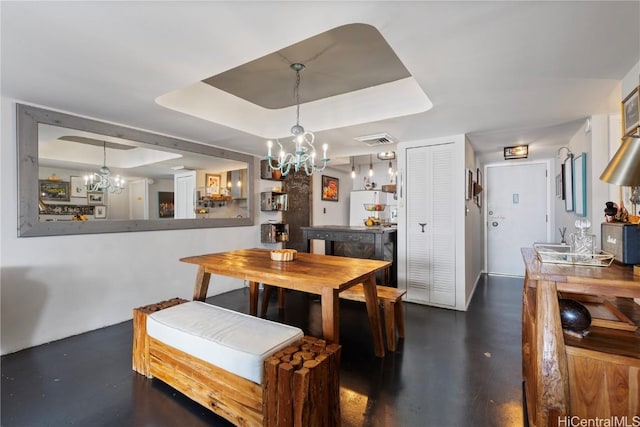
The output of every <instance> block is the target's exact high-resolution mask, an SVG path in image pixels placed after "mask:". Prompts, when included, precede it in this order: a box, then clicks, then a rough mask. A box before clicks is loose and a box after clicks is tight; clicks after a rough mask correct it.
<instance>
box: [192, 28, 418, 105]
mask: <svg viewBox="0 0 640 427" xmlns="http://www.w3.org/2000/svg"><path fill="white" fill-rule="evenodd" d="M293 63H301V64H304V65H305V70H304V71H302V72H301V85H300V102H301V103H303V104H304V103H306V102H311V101H317V100H319V99H324V98H329V97H331V96H335V95H340V94H343V93H349V92H353V91H356V90H360V89H365V88H368V87H372V86H378V85H381V84H384V83H389V82H394V81H396V80H400V79H404V78H407V77H410V76H411V74H410V73H409V71H408V70H407V69H406V68H405V66H404V65H403V64H402V62H401V61H400V59H399V58H398V56H397V55H396V54H395V52H394V51H393V49H391V47H390V46H389V44H388V43H387V42H386V40H385V39H384V38H383V37H382V35H381V34H380V33H379V32H378V30H377V29H375V28H374V27H372V26H371V25H366V24H349V25H343V26H341V27H337V28H334V29H332V30H329V31H327V32H324V33H322V34H318V35H317V36H314V37H310V38H308V39H306V40H303V41H301V42H298V43H296V44H293V45H291V46H288V47H285V48H284V49H281V50H279V51H277V52H273V53H271V54H269V55H266V56H263V57H262V58H258V59H256V60H254V61H251V62H248V63H246V64H243V65H240V66H238V67H235V68H233V69H231V70H228V71H225V72H223V73H220V74H217V75H215V76H212V77H209V78H207V79H204V80H203V82H204V83H206V84H208V85H211V86H213V87H216V88H218V89H220V90H223V91H225V92H227V93H230V94H232V95H235V96H237V97H240V98H242V99H244V100H246V101H249V102H251V103H253V104H256V105H259V106H261V107H265V108H271V109H276V108H285V107H290V106H292V105H295V99H294V97H293V86H294V84H295V72H294V71H293V70H291V68H290V65H291V64H293Z"/></svg>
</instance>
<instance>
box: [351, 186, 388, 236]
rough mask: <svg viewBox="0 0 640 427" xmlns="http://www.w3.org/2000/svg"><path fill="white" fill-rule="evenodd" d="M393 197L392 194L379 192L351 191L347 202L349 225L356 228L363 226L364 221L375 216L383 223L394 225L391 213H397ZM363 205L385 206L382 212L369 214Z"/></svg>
mask: <svg viewBox="0 0 640 427" xmlns="http://www.w3.org/2000/svg"><path fill="white" fill-rule="evenodd" d="M393 196H394V194H393V193H385V192H382V191H380V190H361V191H352V192H351V197H350V202H349V205H350V206H349V225H350V226H356V227H358V226H360V227H361V226H364V220H365V219H366V218H367V217H369V216H371V215H375V214H377V216H378V217H379V218H380V219H381V220H382V221H384V222H391V223H394V222H395V218H396V217H395V215H393V213H394V212H397V210H396V207H397V206H396V201H395V200H394V198H393ZM365 203H370V204H382V205H386V206H385V209H384V210H383V211H380V212H369V211H366V210H365V208H364V205H365Z"/></svg>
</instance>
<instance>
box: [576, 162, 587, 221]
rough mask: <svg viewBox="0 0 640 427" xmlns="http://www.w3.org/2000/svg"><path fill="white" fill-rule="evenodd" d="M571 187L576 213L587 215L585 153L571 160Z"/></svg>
mask: <svg viewBox="0 0 640 427" xmlns="http://www.w3.org/2000/svg"><path fill="white" fill-rule="evenodd" d="M573 187H574V195H573V197H574V200H573V204H574V206H575V209H574V210H575V212H576V215H579V216H587V153H582V154H580V155H579V156H576V158H575V159H574V160H573Z"/></svg>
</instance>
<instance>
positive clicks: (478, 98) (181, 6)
mask: <svg viewBox="0 0 640 427" xmlns="http://www.w3.org/2000/svg"><path fill="white" fill-rule="evenodd" d="M0 12H1V20H2V21H1V36H2V39H1V43H2V44H1V55H2V57H1V59H2V69H1V72H2V74H1V77H2V95H3V96H6V97H10V98H14V99H17V100H19V101H21V102H24V103H31V104H37V105H41V106H45V107H49V108H53V109H58V110H63V111H66V112H70V113H75V114H78V115H85V116H89V117H92V118H96V119H100V120H104V121H111V122H115V123H119V124H123V125H126V126H130V127H136V128H142V129H146V130H150V131H153V132H157V133H164V134H168V135H171V136H176V137H180V138H184V139H188V140H192V141H198V142H202V143H205V144H210V145H215V146H219V147H224V148H229V149H232V150H235V151H240V152H244V153H250V154H255V155H259V156H262V155H264V153H265V151H266V148H265V141H264V139H263V138H261V137H258V136H255V135H252V134H249V133H245V132H241V131H238V130H236V129H233V128H231V127H226V126H222V125H220V124H217V123H213V122H210V121H207V120H204V119H200V118H197V117H193V116H190V115H186V114H182V113H180V112H177V111H173V110H170V109H167V108H164V107H162V106H160V105H158V104H157V103H156V102H155V100H156V98H158V97H159V96H161V95H164V94H167V93H169V92H172V91H174V90H176V89H180V88H184V87H186V86H188V85H191V84H193V82H197V81H199V80H202V79H205V78H207V77H210V76H213V75H216V74H219V73H222V72H224V71H226V70H229V69H232V68H234V67H238V66H240V65H242V64H244V63H247V62H249V61H252V60H255V59H257V58H260V57H262V56H264V55H267V54H269V53H272V52H275V51H278V50H280V49H283V48H285V47H287V46H290V45H292V44H294V43H297V42H299V41H301V40H304V39H306V38H309V37H312V36H315V35H317V34H320V33H322V32H325V31H327V30H330V29H332V28H335V27H339V26H341V25H345V24H350V23H365V24H369V25H372V26H374V27H375V28H376V29H377V30H378V31H379V32H380V33H381V34H382V36H383V37H384V39H385V40H386V41H387V43H388V44H389V45H390V46H391V48H392V49H393V50H394V52H395V53H396V54H397V56H398V58H399V59H400V61H402V63H403V64H404V66H405V67H406V68H407V70H408V71H409V73H410V74H411V75H412V76H413V78H414V79H415V81H416V82H417V84H418V85H419V86H420V87H421V88H422V90H423V91H424V92H425V93H426V94H428V97H429V99H430V100H431V102H432V103H433V108H431V109H429V110H428V111H426V112H423V113H418V114H412V115H408V116H403V117H396V118H392V119H383V120H379V121H375V122H370V123H365V124H359V125H355V126H344V127H340V128H337V129H328V130H324V131H321V132H318V134H317V138H318V140H320V141H322V142H328V143H329V145H330V149H329V151H330V153H329V154H330V157H332V158H334V159H337V158H340V157H345V156H350V155H359V154H360V155H361V154H364V153H368V152H370V151H372V149H371V147H369V146H367V145H365V144H363V143H362V142H359V141H356V140H354V138H355V137H358V136H362V135H369V134H378V133H385V132H386V133H388V134H390V135H392V136H393V137H394V138H395V139H396V140H398V141H413V140H418V139H423V138H431V137H439V136H446V135H453V134H460V133H466V134H468V135H469V139H470V140H471V142H472V144H473V146H474V148H475V150H476V151H477V152H478V153H481V154H483V155H485V156H492V155H494V153H496V154H495V155H497V154H498V153H499V154H501V153H502V147H503V146H507V145H516V144H519V143H528V144H530V150H531V151H532V152H534V153H535V152H536V151H537V152H544V151H545V150H546V152H547V153H552V152H554V151H555V149H556V148H557V147H558V146H559V145H564V144H566V143H567V142H568V139H569V138H570V137H571V136H572V135H573V134H574V133H575V132H576V131H577V130H578V129H579V127H580V126H581V125H582V124H583V123H584V119H585V118H586V117H588V116H591V115H593V114H600V113H609V112H618V111H619V101H620V100H619V97H618V98H617V99H616V98H615V97H614V99H615V102H614V101H612V97H611V96H610V95H611V94H612V93H614V91H615V90H619V89H618V87H619V81H620V80H621V79H622V78H623V77H624V76H625V74H626V73H627V72H629V70H630V69H631V68H632V67H633V66H634V65H635V64H636V63H637V62H638V61H639V60H640V26H639V25H638V22H639V19H640V2H639V1H629V2H611V1H606V2H418V1H408V2H393V1H391V2H383V1H369V2H366V1H356V2H346V1H345V2H314V1H305V2H270V1H259V2H243V1H234V2H218V1H211V2H183V1H180V2H177V1H176V2H172V1H162V2H88V1H87V2H82V1H80V2H10V1H2V2H0ZM303 79H304V75H303ZM303 81H304V80H303ZM268 84H269V83H268V81H265V85H268ZM390 101H391V100H390ZM393 102H397V100H393ZM357 113H358V112H357V111H344V112H340V111H335V110H332V109H326V111H322V110H320V109H313V110H310V111H308V112H305V105H304V104H303V105H302V107H301V124H303V125H305V127H307V128H309V129H310V130H314V129H313V128H312V127H310V126H309V125H307V124H305V118H306V119H307V120H308V121H309V122H311V123H313V122H321V121H323V119H326V117H309V115H311V114H313V115H317V116H321V115H327V116H331V115H333V116H336V115H348V114H357ZM305 114H306V115H305ZM334 118H335V117H334ZM294 121H295V117H294V116H293V115H292V117H291V124H293V123H294ZM338 121H339V120H338ZM389 148H390V147H389V146H384V147H381V148H380V149H379V150H374V152H375V151H382V150H388V149H389ZM337 163H339V161H338V162H337Z"/></svg>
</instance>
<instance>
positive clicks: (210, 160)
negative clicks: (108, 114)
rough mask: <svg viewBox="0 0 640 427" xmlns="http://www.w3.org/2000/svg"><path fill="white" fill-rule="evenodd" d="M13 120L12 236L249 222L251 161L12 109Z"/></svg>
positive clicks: (69, 118) (59, 115) (45, 113)
mask: <svg viewBox="0 0 640 427" xmlns="http://www.w3.org/2000/svg"><path fill="white" fill-rule="evenodd" d="M17 120H18V198H19V203H18V235H19V236H20V237H29V236H51V235H64V234H89V233H114V232H126V231H149V230H170V229H186V228H212V227H232V226H247V225H253V221H254V207H253V203H252V194H253V193H252V183H253V177H254V166H255V162H256V160H255V158H254V157H252V156H249V155H245V154H241V153H235V152H231V151H227V150H224V149H220V148H215V147H211V146H207V145H201V144H195V143H192V142H188V141H183V140H179V139H175V138H171V137H167V136H162V135H156V134H151V133H148V132H144V131H140V130H136V129H131V128H126V127H122V126H117V125H113V124H109V123H104V122H99V121H96V120H91V119H86V118H81V117H76V116H72V115H69V114H64V113H59V112H55V111H48V110H45V109H41V108H36V107H31V106H26V105H21V104H18V105H17ZM104 168H107V169H108V172H109V175H108V184H110V185H107V181H106V180H104V179H103V177H104V176H105V172H107V171H106V170H105V169H104ZM101 175H102V177H101Z"/></svg>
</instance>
